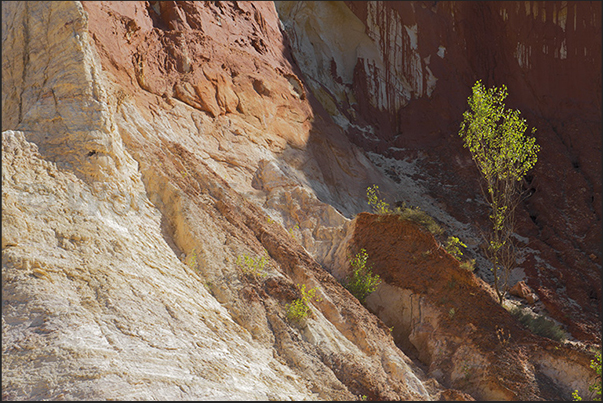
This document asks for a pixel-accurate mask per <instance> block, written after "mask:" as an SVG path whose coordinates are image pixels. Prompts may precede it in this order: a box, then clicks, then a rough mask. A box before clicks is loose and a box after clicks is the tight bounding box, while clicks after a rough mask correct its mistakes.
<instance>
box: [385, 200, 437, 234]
mask: <svg viewBox="0 0 603 403" xmlns="http://www.w3.org/2000/svg"><path fill="white" fill-rule="evenodd" d="M394 214H396V215H397V216H398V217H399V218H400V219H401V220H409V221H413V222H416V223H417V224H419V225H421V226H422V227H423V228H425V229H427V230H428V231H429V232H431V233H432V234H434V235H440V234H441V233H442V232H444V231H443V230H442V227H440V226H439V225H438V224H437V223H436V222H435V220H434V219H433V217H431V216H430V215H429V214H427V213H426V212H424V211H423V210H421V209H420V208H419V207H412V206H411V207H408V206H406V204H405V203H404V204H403V205H402V207H396V209H395V210H394Z"/></svg>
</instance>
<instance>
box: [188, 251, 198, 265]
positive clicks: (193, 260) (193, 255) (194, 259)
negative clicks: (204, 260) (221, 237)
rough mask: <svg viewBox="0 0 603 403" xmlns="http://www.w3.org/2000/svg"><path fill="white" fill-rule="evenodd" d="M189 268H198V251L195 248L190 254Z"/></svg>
mask: <svg viewBox="0 0 603 403" xmlns="http://www.w3.org/2000/svg"><path fill="white" fill-rule="evenodd" d="M188 267H190V268H191V269H196V268H197V251H196V250H195V248H193V250H192V252H191V254H190V258H189V261H188Z"/></svg>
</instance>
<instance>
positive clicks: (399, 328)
mask: <svg viewBox="0 0 603 403" xmlns="http://www.w3.org/2000/svg"><path fill="white" fill-rule="evenodd" d="M352 226H353V230H352V231H351V236H350V237H349V238H347V242H346V243H345V244H342V246H341V248H342V250H341V256H344V255H352V254H354V253H356V252H357V251H358V250H360V249H365V250H366V253H367V254H368V256H369V259H368V262H369V264H370V265H371V266H372V271H373V274H377V275H379V276H380V278H381V279H382V281H383V282H382V284H381V285H380V286H379V287H378V288H377V290H376V291H375V292H374V293H372V294H370V295H369V296H368V297H367V300H366V305H367V308H368V309H369V310H370V311H372V312H374V313H375V314H376V315H377V316H378V317H379V318H381V319H382V320H383V322H384V323H385V325H386V326H388V327H389V328H390V330H391V332H392V335H393V337H394V339H395V340H396V343H397V345H399V346H400V347H401V348H402V349H403V350H404V351H405V352H407V354H409V355H410V356H411V357H415V358H417V359H418V360H419V361H420V362H421V363H423V364H424V365H425V367H426V371H427V373H428V374H429V375H431V376H434V377H435V378H436V379H437V380H438V381H440V382H441V383H442V384H443V385H445V386H447V387H451V388H454V389H457V390H461V391H463V392H464V393H468V394H470V395H471V396H473V397H474V398H475V399H477V400H499V401H500V400H539V399H541V398H543V399H545V400H559V399H561V400H565V399H570V398H571V393H572V392H573V391H574V390H575V389H578V390H579V391H580V393H581V395H586V394H587V393H588V392H587V390H588V385H590V384H592V383H594V382H595V379H596V378H595V374H594V373H593V372H592V371H590V370H589V369H588V363H589V362H590V361H589V360H590V359H591V358H592V353H588V352H586V351H583V350H581V349H576V348H575V347H572V345H570V344H563V343H558V342H555V341H553V340H550V339H547V338H544V337H540V336H536V335H534V334H532V333H531V332H530V331H528V330H527V329H525V328H523V327H522V326H521V325H519V324H518V322H517V321H516V320H515V319H514V318H513V317H512V316H511V315H510V314H509V313H508V312H507V311H506V310H505V309H504V308H503V307H501V306H500V304H498V303H497V302H496V301H495V298H494V297H493V295H492V291H491V290H490V288H489V287H488V286H487V285H486V284H485V283H484V282H483V281H482V280H481V279H479V278H477V277H476V276H475V275H473V273H472V272H470V271H468V270H466V269H464V268H462V267H460V266H459V262H458V261H457V260H456V259H455V258H454V257H452V256H451V255H450V254H448V253H447V252H446V251H445V250H444V248H442V246H441V245H440V244H439V243H438V242H437V241H436V240H435V238H434V237H433V235H432V234H431V233H429V232H428V231H427V230H426V229H423V228H421V227H420V225H418V224H416V223H414V222H410V221H404V220H400V218H399V217H398V216H396V215H390V216H376V215H371V214H367V213H361V214H359V215H358V216H357V218H356V219H355V220H354V221H353V222H352ZM344 252H345V253H344ZM341 266H343V267H345V264H344V263H342V264H341ZM348 271H349V269H348ZM346 274H347V273H346V272H345V271H344V272H342V273H339V274H336V276H338V277H345V275H346Z"/></svg>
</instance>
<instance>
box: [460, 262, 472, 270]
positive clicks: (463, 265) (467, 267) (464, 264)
mask: <svg viewBox="0 0 603 403" xmlns="http://www.w3.org/2000/svg"><path fill="white" fill-rule="evenodd" d="M459 266H460V267H461V268H462V269H465V270H467V271H473V270H475V259H469V260H465V261H464V262H461V263H460V265H459Z"/></svg>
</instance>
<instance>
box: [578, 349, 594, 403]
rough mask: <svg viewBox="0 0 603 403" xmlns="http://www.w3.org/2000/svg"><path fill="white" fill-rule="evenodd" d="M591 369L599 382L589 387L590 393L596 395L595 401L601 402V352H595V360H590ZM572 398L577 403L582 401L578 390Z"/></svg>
mask: <svg viewBox="0 0 603 403" xmlns="http://www.w3.org/2000/svg"><path fill="white" fill-rule="evenodd" d="M590 367H591V368H592V369H593V370H594V371H595V374H596V375H597V379H598V381H597V382H595V383H594V384H592V385H590V386H589V387H588V390H589V391H590V392H592V393H594V397H593V400H594V401H601V352H600V351H597V352H595V359H594V360H590ZM572 398H573V399H574V401H577V402H579V401H581V400H582V398H581V397H580V395H579V394H578V390H574V392H573V393H572Z"/></svg>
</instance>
